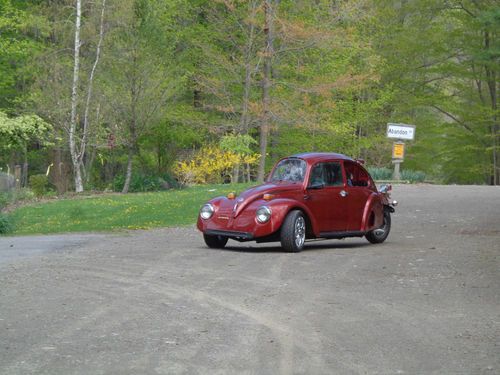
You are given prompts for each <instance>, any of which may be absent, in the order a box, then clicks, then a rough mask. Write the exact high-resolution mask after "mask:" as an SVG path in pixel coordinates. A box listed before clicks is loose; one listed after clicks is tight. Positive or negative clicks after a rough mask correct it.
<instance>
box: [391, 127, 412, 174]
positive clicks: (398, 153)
mask: <svg viewBox="0 0 500 375" xmlns="http://www.w3.org/2000/svg"><path fill="white" fill-rule="evenodd" d="M387 138H392V139H396V140H397V141H396V142H394V143H393V144H392V163H393V164H394V173H393V175H392V178H393V179H394V180H401V174H400V171H399V169H400V165H401V163H402V162H403V161H404V157H405V143H404V142H403V140H410V141H411V140H413V139H415V125H407V124H393V123H388V124H387Z"/></svg>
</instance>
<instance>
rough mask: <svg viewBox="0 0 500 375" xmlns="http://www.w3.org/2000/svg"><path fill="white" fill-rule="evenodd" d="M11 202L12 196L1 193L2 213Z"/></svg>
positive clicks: (0, 204)
mask: <svg viewBox="0 0 500 375" xmlns="http://www.w3.org/2000/svg"><path fill="white" fill-rule="evenodd" d="M10 201H11V194H10V193H7V192H3V191H0V211H1V210H2V209H3V208H5V207H6V206H7V204H9V203H10Z"/></svg>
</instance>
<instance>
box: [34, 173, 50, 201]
mask: <svg viewBox="0 0 500 375" xmlns="http://www.w3.org/2000/svg"><path fill="white" fill-rule="evenodd" d="M48 183H49V179H48V177H47V176H46V175H44V174H35V175H32V176H30V187H31V190H32V191H33V193H34V194H35V196H36V197H37V198H41V197H43V195H44V194H45V193H46V191H47V185H48Z"/></svg>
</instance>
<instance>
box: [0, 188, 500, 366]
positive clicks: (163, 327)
mask: <svg viewBox="0 0 500 375" xmlns="http://www.w3.org/2000/svg"><path fill="white" fill-rule="evenodd" d="M393 198H395V199H397V200H399V201H400V205H399V206H398V207H397V211H396V214H395V215H393V228H392V233H391V235H390V236H389V239H388V240H387V242H386V243H384V244H381V245H371V244H369V243H368V242H367V241H366V240H365V239H348V240H341V241H338V240H331V241H325V242H313V243H309V244H308V245H307V248H306V249H305V250H304V251H303V252H301V253H298V254H289V253H283V252H281V251H280V248H279V247H278V244H264V245H256V244H254V243H245V244H239V243H237V242H232V241H230V242H229V243H228V247H227V248H226V249H224V250H211V249H208V248H206V247H205V246H204V244H203V241H202V238H201V235H200V234H199V233H198V232H197V231H196V229H195V228H194V227H189V228H174V229H160V230H152V231H133V232H126V233H119V234H77V235H61V236H33V237H3V238H0V374H117V375H118V374H120V375H123V374H499V373H500V295H499V294H500V272H499V271H500V270H499V265H500V262H499V255H500V188H498V187H487V186H431V185H410V186H403V185H402V186H396V187H395V188H394V191H393Z"/></svg>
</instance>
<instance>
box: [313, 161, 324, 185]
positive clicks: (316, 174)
mask: <svg viewBox="0 0 500 375" xmlns="http://www.w3.org/2000/svg"><path fill="white" fill-rule="evenodd" d="M324 183H325V176H324V169H323V163H319V164H316V165H315V166H314V167H313V169H312V170H311V177H310V178H309V186H313V185H321V184H324Z"/></svg>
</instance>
